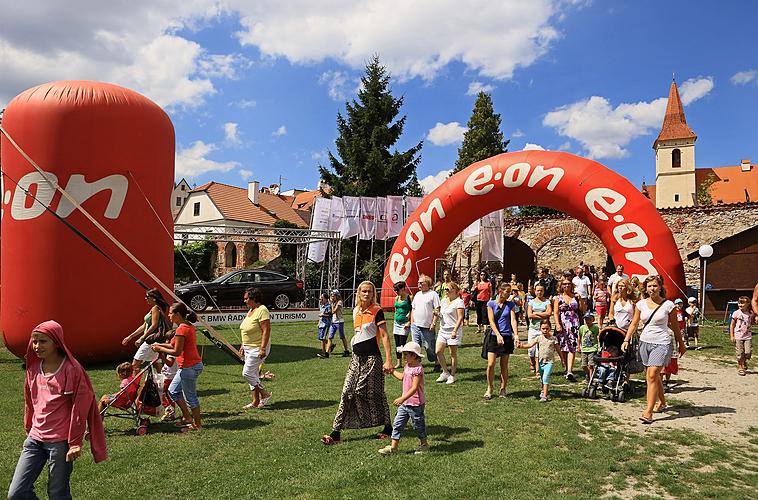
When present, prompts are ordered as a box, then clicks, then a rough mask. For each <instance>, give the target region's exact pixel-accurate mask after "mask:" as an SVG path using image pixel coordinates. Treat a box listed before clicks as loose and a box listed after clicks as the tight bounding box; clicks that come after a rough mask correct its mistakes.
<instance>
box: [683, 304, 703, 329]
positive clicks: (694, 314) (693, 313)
mask: <svg viewBox="0 0 758 500" xmlns="http://www.w3.org/2000/svg"><path fill="white" fill-rule="evenodd" d="M685 311H687V314H689V316H690V326H699V325H698V320H699V318H700V309H698V308H697V307H695V306H689V307H688V308H687V309H685Z"/></svg>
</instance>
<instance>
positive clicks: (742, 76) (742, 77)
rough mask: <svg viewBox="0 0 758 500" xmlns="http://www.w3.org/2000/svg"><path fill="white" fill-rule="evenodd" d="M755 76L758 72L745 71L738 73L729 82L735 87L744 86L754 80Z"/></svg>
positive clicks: (752, 70)
mask: <svg viewBox="0 0 758 500" xmlns="http://www.w3.org/2000/svg"><path fill="white" fill-rule="evenodd" d="M756 76H758V71H756V70H754V69H749V70H747V71H738V72H737V73H735V74H733V75H732V77H731V78H730V79H729V80H731V82H732V83H733V84H735V85H745V84H748V83H750V82H752V81H753V80H755V77H756Z"/></svg>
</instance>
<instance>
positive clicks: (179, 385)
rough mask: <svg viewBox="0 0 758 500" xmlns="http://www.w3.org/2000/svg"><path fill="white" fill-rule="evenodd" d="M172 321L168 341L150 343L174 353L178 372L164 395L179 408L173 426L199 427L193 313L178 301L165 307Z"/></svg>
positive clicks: (198, 365)
mask: <svg viewBox="0 0 758 500" xmlns="http://www.w3.org/2000/svg"><path fill="white" fill-rule="evenodd" d="M169 318H170V319H171V322H172V323H175V324H177V325H179V326H178V327H177V329H176V332H175V333H174V338H173V339H172V341H171V343H170V344H153V345H152V348H153V351H155V352H159V353H163V354H170V355H171V356H176V361H175V362H176V363H178V364H179V371H178V372H177V374H176V375H175V376H174V380H172V381H171V385H169V386H168V395H169V396H170V397H171V399H172V400H174V401H175V402H176V404H177V405H178V406H179V408H181V410H182V420H181V422H179V423H177V426H179V427H183V430H195V431H196V430H200V427H201V422H200V400H199V399H198V398H197V377H198V375H200V373H201V372H202V371H203V360H202V359H201V358H200V353H198V352H197V338H196V334H195V327H194V326H193V325H192V323H194V322H195V321H197V315H196V314H195V313H194V312H192V311H190V310H188V309H187V306H185V305H184V304H182V303H181V302H174V304H172V306H171V309H169Z"/></svg>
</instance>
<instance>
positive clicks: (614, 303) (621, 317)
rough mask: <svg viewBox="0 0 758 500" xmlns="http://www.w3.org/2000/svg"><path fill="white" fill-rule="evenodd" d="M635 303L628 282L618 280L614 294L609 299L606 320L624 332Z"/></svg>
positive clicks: (631, 316)
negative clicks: (609, 303) (609, 304)
mask: <svg viewBox="0 0 758 500" xmlns="http://www.w3.org/2000/svg"><path fill="white" fill-rule="evenodd" d="M635 302H636V300H635V299H634V295H633V294H632V293H631V287H630V285H629V280H628V279H622V280H619V282H618V283H616V292H615V293H614V294H613V296H612V297H611V306H610V308H609V313H608V320H609V321H613V322H615V323H616V326H617V327H619V328H621V329H622V330H625V331H626V329H627V328H629V324H630V323H631V322H632V318H633V317H634V303H635Z"/></svg>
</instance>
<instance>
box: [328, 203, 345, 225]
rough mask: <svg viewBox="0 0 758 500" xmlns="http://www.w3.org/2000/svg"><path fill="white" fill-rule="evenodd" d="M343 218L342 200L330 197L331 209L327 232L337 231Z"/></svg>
mask: <svg viewBox="0 0 758 500" xmlns="http://www.w3.org/2000/svg"><path fill="white" fill-rule="evenodd" d="M344 216H345V209H344V207H343V206H342V198H339V197H337V196H332V209H331V215H330V216H329V231H339V230H340V226H341V225H342V218H343V217H344Z"/></svg>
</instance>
